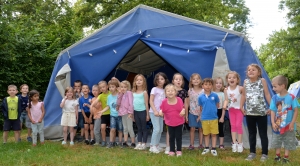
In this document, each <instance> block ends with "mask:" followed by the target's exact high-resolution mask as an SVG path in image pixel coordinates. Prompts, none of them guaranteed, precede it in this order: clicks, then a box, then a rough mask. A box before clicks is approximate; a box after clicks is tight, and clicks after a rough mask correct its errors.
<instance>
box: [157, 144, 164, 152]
mask: <svg viewBox="0 0 300 166" xmlns="http://www.w3.org/2000/svg"><path fill="white" fill-rule="evenodd" d="M156 148H157V150H158V151H159V152H163V151H164V149H163V148H162V147H160V146H159V145H157V146H156Z"/></svg>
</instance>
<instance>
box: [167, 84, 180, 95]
mask: <svg viewBox="0 0 300 166" xmlns="http://www.w3.org/2000/svg"><path fill="white" fill-rule="evenodd" d="M169 88H173V89H174V90H175V92H177V90H176V86H175V85H174V84H168V85H166V87H165V93H167V92H166V91H167V89H169Z"/></svg>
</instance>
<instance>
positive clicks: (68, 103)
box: [60, 87, 78, 145]
mask: <svg viewBox="0 0 300 166" xmlns="http://www.w3.org/2000/svg"><path fill="white" fill-rule="evenodd" d="M60 108H62V112H63V113H62V116H61V125H62V126H63V136H64V140H63V141H62V145H65V144H67V136H68V128H69V130H70V139H71V142H70V145H74V136H75V132H74V127H75V126H76V125H77V123H78V100H76V99H75V93H74V90H73V88H72V87H67V88H66V90H65V97H64V98H63V99H62V101H61V103H60Z"/></svg>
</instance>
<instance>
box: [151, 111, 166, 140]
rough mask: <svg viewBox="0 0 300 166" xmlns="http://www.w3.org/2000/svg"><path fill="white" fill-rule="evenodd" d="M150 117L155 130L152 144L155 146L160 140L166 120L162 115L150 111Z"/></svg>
mask: <svg viewBox="0 0 300 166" xmlns="http://www.w3.org/2000/svg"><path fill="white" fill-rule="evenodd" d="M150 118H151V122H152V125H153V132H152V136H151V143H150V145H152V146H155V145H158V144H159V142H160V137H161V133H162V131H163V125H164V120H163V118H162V117H159V116H155V115H154V113H153V112H150Z"/></svg>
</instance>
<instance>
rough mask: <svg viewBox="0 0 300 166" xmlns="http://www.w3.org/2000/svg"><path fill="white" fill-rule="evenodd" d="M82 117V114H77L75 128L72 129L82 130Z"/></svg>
mask: <svg viewBox="0 0 300 166" xmlns="http://www.w3.org/2000/svg"><path fill="white" fill-rule="evenodd" d="M83 120H84V119H83V115H82V112H78V123H77V126H75V127H74V128H75V129H77V128H80V129H83V128H84V126H83Z"/></svg>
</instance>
